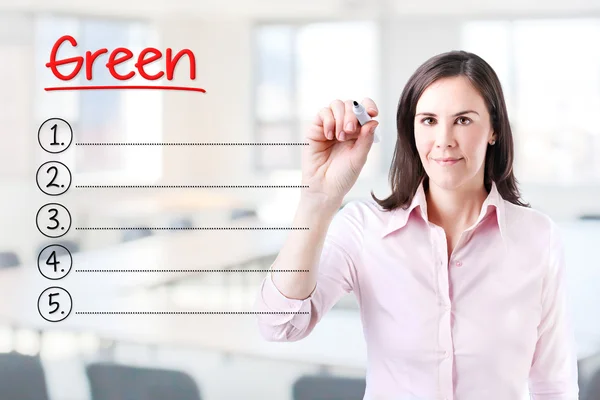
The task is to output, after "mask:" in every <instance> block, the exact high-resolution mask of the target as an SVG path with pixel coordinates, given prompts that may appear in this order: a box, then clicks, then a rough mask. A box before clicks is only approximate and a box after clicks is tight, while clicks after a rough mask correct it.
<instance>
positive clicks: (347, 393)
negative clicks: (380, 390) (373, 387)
mask: <svg viewBox="0 0 600 400" xmlns="http://www.w3.org/2000/svg"><path fill="white" fill-rule="evenodd" d="M365 388H366V382H365V380H364V379H360V378H346V377H336V376H310V375H304V376H302V377H300V378H299V379H298V380H296V382H294V385H293V387H292V395H293V399H294V400H362V399H363V397H364V395H365Z"/></svg>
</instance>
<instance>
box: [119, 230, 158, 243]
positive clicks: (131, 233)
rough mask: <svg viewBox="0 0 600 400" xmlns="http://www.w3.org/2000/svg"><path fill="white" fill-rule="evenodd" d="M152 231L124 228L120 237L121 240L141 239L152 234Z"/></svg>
mask: <svg viewBox="0 0 600 400" xmlns="http://www.w3.org/2000/svg"><path fill="white" fill-rule="evenodd" d="M153 234H154V231H153V230H151V229H133V230H126V231H125V232H123V236H122V237H121V242H124V243H125V242H131V241H132V240H138V239H143V238H145V237H148V236H152V235H153Z"/></svg>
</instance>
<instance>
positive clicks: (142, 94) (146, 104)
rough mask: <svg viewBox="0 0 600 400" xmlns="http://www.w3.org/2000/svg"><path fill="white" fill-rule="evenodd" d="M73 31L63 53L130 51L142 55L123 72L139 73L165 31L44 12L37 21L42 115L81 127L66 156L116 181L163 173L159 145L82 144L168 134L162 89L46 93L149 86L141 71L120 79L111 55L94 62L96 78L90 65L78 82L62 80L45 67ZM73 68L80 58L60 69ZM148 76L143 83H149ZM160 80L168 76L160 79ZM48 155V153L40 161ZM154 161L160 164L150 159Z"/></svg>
mask: <svg viewBox="0 0 600 400" xmlns="http://www.w3.org/2000/svg"><path fill="white" fill-rule="evenodd" d="M65 34H69V35H71V36H73V37H74V38H75V40H76V41H77V46H76V47H72V46H71V45H70V44H68V43H66V44H64V45H63V46H61V48H60V50H59V52H58V57H59V58H67V57H73V56H84V55H85V52H86V51H92V52H93V51H96V50H98V49H101V48H106V49H108V51H109V53H110V52H111V51H112V50H113V49H115V48H117V47H126V48H128V49H130V50H131V51H132V52H133V54H134V57H133V58H132V59H130V60H128V61H127V62H124V63H122V64H121V65H119V66H118V67H117V70H118V71H120V72H121V73H125V72H124V71H131V70H133V71H135V68H134V64H135V59H136V55H137V54H139V52H140V51H141V50H142V49H143V48H145V47H158V46H159V44H158V43H157V41H158V37H157V33H156V31H155V30H153V29H152V28H151V27H150V26H148V25H146V24H144V23H140V22H135V21H127V20H110V19H92V18H70V17H56V16H48V15H45V16H39V17H38V18H36V23H35V58H36V60H35V68H36V80H37V85H36V91H35V118H36V120H37V121H38V122H39V123H38V125H37V126H39V125H41V123H42V122H43V121H45V120H46V119H48V118H55V117H58V118H63V119H65V120H66V121H67V122H68V123H69V124H70V125H71V127H72V129H73V143H72V145H71V146H72V147H71V148H69V149H68V150H67V151H66V152H64V153H61V154H60V158H62V159H63V160H64V162H65V163H66V164H67V165H68V166H69V169H70V170H71V172H72V173H73V175H74V177H83V178H84V180H88V178H91V179H92V180H97V181H99V182H101V183H108V184H111V183H113V182H114V180H115V179H120V178H122V179H125V180H128V181H129V182H132V183H137V182H138V181H153V180H156V179H158V178H160V175H161V171H162V153H161V151H160V147H159V146H77V145H76V143H81V142H84V143H89V142H94V143H96V142H156V141H161V138H162V95H161V93H160V91H158V90H156V91H149V90H144V91H138V90H81V91H58V92H46V91H44V88H45V87H50V86H76V85H118V84H129V85H135V84H149V82H147V81H143V78H141V77H140V76H139V74H137V73H136V75H135V76H134V77H133V78H132V79H130V80H128V81H118V80H116V79H115V78H113V77H112V76H111V75H110V73H109V71H108V68H106V62H107V57H108V55H107V54H103V55H101V56H99V57H98V58H97V59H96V61H95V62H94V64H93V70H92V74H93V75H92V80H91V81H87V80H86V78H85V68H82V70H81V71H80V72H79V74H78V76H77V77H76V78H75V79H72V80H71V81H60V80H59V79H58V78H56V77H55V76H54V75H53V74H52V71H51V70H50V69H49V68H47V67H46V66H45V64H46V63H47V62H48V60H49V57H50V53H51V49H52V46H53V45H54V43H55V42H56V40H58V39H59V38H60V37H62V36H63V35H65ZM147 67H148V68H147V70H148V72H149V73H154V72H156V71H158V70H160V69H161V65H160V61H158V62H155V63H152V64H149V65H148V66H147ZM58 70H59V71H60V72H61V73H64V74H68V73H69V72H71V71H72V70H73V64H69V65H63V66H60V67H58ZM141 81H143V82H141ZM152 83H153V84H156V85H160V80H157V81H153V82H152ZM44 157H46V158H47V155H44V154H40V160H38V161H42V159H43V158H44ZM148 160H152V162H148Z"/></svg>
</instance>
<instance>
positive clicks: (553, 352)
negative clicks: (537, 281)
mask: <svg viewBox="0 0 600 400" xmlns="http://www.w3.org/2000/svg"><path fill="white" fill-rule="evenodd" d="M546 260H547V261H546V263H545V267H546V268H547V269H546V272H545V274H544V278H543V282H542V285H543V286H542V318H541V322H540V324H539V326H538V340H537V345H536V348H535V352H534V356H533V361H532V365H531V370H530V375H529V390H530V394H531V398H532V399H536V400H538V399H539V400H576V399H578V395H579V386H578V383H577V356H576V354H575V350H574V348H575V340H574V334H573V330H572V327H571V322H570V318H569V315H568V311H567V293H566V276H565V275H566V273H565V268H566V267H565V256H564V247H563V241H562V238H561V237H560V235H559V232H558V227H557V226H556V224H555V223H554V222H552V223H551V232H550V243H549V247H548V255H547V258H546Z"/></svg>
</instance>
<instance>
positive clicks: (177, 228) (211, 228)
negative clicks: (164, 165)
mask: <svg viewBox="0 0 600 400" xmlns="http://www.w3.org/2000/svg"><path fill="white" fill-rule="evenodd" d="M75 230H78V231H112V230H120V231H124V230H159V231H163V230H210V231H212V230H305V231H307V230H308V228H297V227H287V228H286V227H247V226H243V227H156V228H148V227H140V228H130V227H80V228H75Z"/></svg>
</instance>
